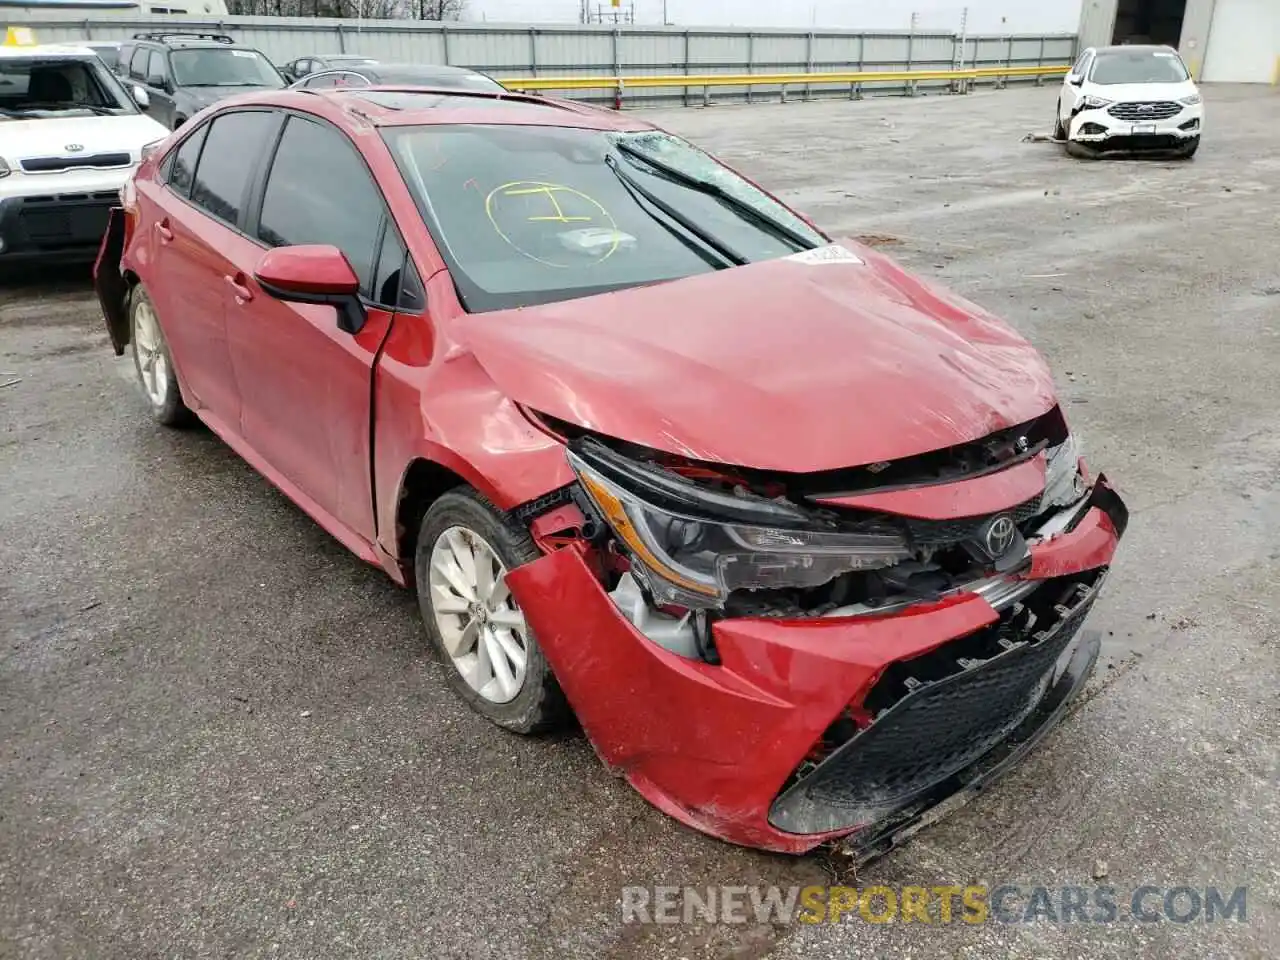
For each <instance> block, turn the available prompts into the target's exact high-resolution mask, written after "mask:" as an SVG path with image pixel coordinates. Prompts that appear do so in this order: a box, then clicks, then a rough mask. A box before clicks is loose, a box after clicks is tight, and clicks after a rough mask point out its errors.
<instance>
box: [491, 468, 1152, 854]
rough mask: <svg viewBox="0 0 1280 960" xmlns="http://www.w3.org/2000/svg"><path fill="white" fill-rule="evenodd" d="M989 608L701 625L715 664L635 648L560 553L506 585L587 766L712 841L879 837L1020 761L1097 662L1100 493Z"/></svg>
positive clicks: (1105, 503)
mask: <svg viewBox="0 0 1280 960" xmlns="http://www.w3.org/2000/svg"><path fill="white" fill-rule="evenodd" d="M1066 513H1067V516H1066V518H1065V521H1064V522H1063V523H1062V524H1061V526H1060V528H1059V529H1057V530H1055V531H1054V532H1052V533H1051V534H1050V535H1048V536H1046V537H1044V538H1043V539H1041V540H1039V541H1038V542H1033V543H1031V545H1030V554H1031V562H1030V564H1029V565H1028V566H1027V567H1025V568H1024V569H1023V570H1021V571H1020V572H1018V573H1013V574H1010V575H1009V577H1008V578H1006V580H1005V581H1004V588H1003V589H1000V590H995V591H990V590H987V591H979V590H976V589H975V590H972V591H963V590H962V591H959V592H955V593H952V594H949V595H947V596H945V597H943V598H940V599H937V600H933V601H928V602H920V603H915V604H912V605H909V606H905V607H902V608H899V609H894V610H890V611H886V612H883V613H871V614H866V615H859V616H840V615H836V616H827V617H807V618H796V619H787V618H779V617H731V618H726V619H721V620H718V621H715V622H714V624H713V625H712V628H711V629H712V635H713V638H714V643H715V649H716V653H717V657H718V661H719V662H718V663H709V662H704V661H701V660H695V659H691V658H688V657H684V656H680V655H677V654H676V653H673V652H671V651H670V650H668V649H664V648H663V647H662V646H660V645H658V644H656V643H654V642H653V641H652V640H651V639H650V638H649V637H647V636H645V635H644V634H643V633H641V632H640V631H639V630H638V629H637V628H636V627H635V626H634V625H633V624H632V622H630V621H629V620H628V619H627V618H626V617H625V616H623V615H622V613H621V612H620V610H619V608H618V606H617V605H616V604H615V603H614V601H613V600H612V599H611V598H610V595H609V594H608V593H607V592H606V590H605V588H604V587H603V586H602V584H601V583H600V580H599V579H598V577H597V575H596V573H595V572H593V569H592V567H591V565H590V563H589V560H590V556H589V553H590V551H589V550H588V549H587V548H585V547H582V546H570V547H566V548H564V549H561V550H558V551H556V552H554V553H550V554H548V555H546V556H544V557H542V558H540V559H538V560H536V561H534V562H532V563H529V564H527V565H525V566H523V567H521V568H519V569H517V570H515V571H512V572H511V573H510V574H509V575H508V583H509V585H510V587H511V589H512V591H513V592H514V593H515V595H516V597H517V598H518V599H519V601H520V604H521V607H522V608H523V610H524V612H525V615H526V617H527V618H528V621H529V623H530V625H531V626H532V627H533V630H534V632H535V634H536V635H537V637H538V640H539V643H540V645H541V646H542V649H543V651H544V652H545V654H546V656H547V658H548V660H549V661H550V663H551V665H552V667H553V668H554V670H555V672H556V675H557V677H558V679H559V680H560V683H561V686H562V687H563V688H564V691H565V694H566V695H567V697H568V698H569V701H570V703H571V704H572V706H573V708H574V710H575V712H576V714H577V716H578V719H579V720H580V722H581V723H582V725H583V727H584V729H585V730H586V732H587V734H588V736H589V737H590V739H591V742H592V743H593V745H594V746H595V749H596V750H597V752H598V753H599V755H600V756H601V758H602V759H603V760H604V762H605V763H606V764H607V765H609V766H610V767H611V768H614V769H616V770H618V771H619V772H621V773H622V774H623V775H625V776H626V778H627V779H628V780H629V781H630V783H631V784H632V785H633V786H634V787H635V788H636V789H637V790H638V791H639V792H640V793H641V794H642V795H643V796H644V797H645V798H646V799H648V800H649V801H650V802H652V803H653V804H654V805H655V806H657V807H658V808H660V809H661V810H663V811H664V812H666V813H668V814H670V815H672V816H675V817H676V818H678V819H680V820H681V821H682V822H684V823H686V824H688V825H690V826H693V827H695V828H697V829H699V830H702V831H704V832H706V833H710V834H712V835H714V836H717V837H720V838H722V839H724V840H727V841H730V842H734V843H739V844H743V845H746V846H751V847H758V848H763V849H767V850H774V851H780V852H790V853H800V852H803V851H805V850H808V849H811V848H813V847H815V846H817V845H818V844H820V843H822V842H824V841H826V840H829V839H832V838H835V837H841V836H849V835H853V836H851V837H850V839H849V841H848V842H850V843H852V844H853V845H855V846H857V847H858V848H859V849H863V850H871V849H873V848H875V847H877V846H885V845H891V844H892V842H893V837H894V836H895V835H896V834H898V833H900V832H901V831H902V830H904V829H908V828H909V826H910V824H911V823H913V822H919V821H920V819H921V818H922V817H925V816H927V812H928V810H929V809H931V808H933V807H935V806H936V805H937V804H939V803H940V802H942V801H943V800H945V799H946V798H947V797H948V796H952V795H954V794H956V793H957V792H958V791H964V790H966V789H972V788H973V787H974V785H975V784H977V783H979V782H980V781H982V780H984V779H986V778H989V777H990V776H992V775H994V773H996V772H998V771H999V770H1000V769H1002V768H1003V766H1004V765H1007V763H1009V762H1011V760H1012V759H1015V758H1016V756H1017V755H1019V754H1020V753H1021V752H1023V751H1025V750H1026V749H1028V748H1029V747H1030V745H1031V744H1032V743H1034V742H1035V740H1036V739H1037V738H1038V737H1039V736H1040V735H1042V734H1043V733H1044V731H1045V730H1047V729H1049V728H1050V727H1051V726H1052V724H1053V722H1054V721H1055V720H1056V719H1058V718H1059V717H1060V716H1061V715H1062V713H1063V712H1064V709H1065V707H1066V705H1067V703H1069V701H1070V699H1071V698H1072V697H1073V696H1074V695H1075V693H1076V692H1078V690H1079V689H1081V687H1082V686H1083V683H1084V681H1085V679H1087V677H1088V675H1089V673H1090V672H1091V671H1092V669H1093V665H1094V662H1095V661H1096V658H1097V652H1098V641H1097V638H1096V636H1087V635H1084V634H1082V633H1081V625H1082V623H1083V621H1084V618H1085V616H1086V615H1087V614H1088V612H1089V609H1090V608H1091V606H1092V604H1093V601H1094V599H1095V597H1096V596H1097V592H1098V589H1099V587H1100V585H1101V582H1102V580H1103V579H1104V577H1105V574H1106V569H1107V566H1108V565H1109V564H1110V562H1111V559H1112V556H1113V555H1114V552H1115V549H1116V546H1117V543H1118V540H1119V538H1120V536H1121V535H1122V534H1123V532H1124V528H1125V526H1126V524H1127V519H1128V515H1127V511H1126V510H1125V508H1124V505H1123V503H1122V502H1121V501H1120V499H1119V497H1118V496H1116V494H1115V493H1114V492H1113V491H1112V489H1111V488H1110V486H1109V485H1108V484H1107V482H1106V480H1105V478H1103V477H1099V478H1098V479H1097V482H1096V483H1095V484H1094V487H1093V490H1092V492H1091V493H1090V495H1089V496H1088V497H1087V498H1086V499H1085V500H1083V501H1081V503H1080V504H1079V505H1078V506H1076V507H1074V508H1072V509H1071V510H1069V511H1066Z"/></svg>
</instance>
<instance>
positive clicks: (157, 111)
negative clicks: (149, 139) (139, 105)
mask: <svg viewBox="0 0 1280 960" xmlns="http://www.w3.org/2000/svg"><path fill="white" fill-rule="evenodd" d="M147 95H148V96H149V97H150V98H151V105H150V106H149V107H148V108H147V112H148V113H150V114H151V115H152V116H153V117H155V118H156V119H157V120H159V121H160V122H161V123H163V124H164V125H165V126H166V127H168V128H169V129H170V130H172V129H173V116H174V112H173V106H174V101H173V81H172V79H171V78H170V76H169V62H168V57H166V56H165V54H164V51H163V50H152V51H151V53H150V56H149V57H148V58H147Z"/></svg>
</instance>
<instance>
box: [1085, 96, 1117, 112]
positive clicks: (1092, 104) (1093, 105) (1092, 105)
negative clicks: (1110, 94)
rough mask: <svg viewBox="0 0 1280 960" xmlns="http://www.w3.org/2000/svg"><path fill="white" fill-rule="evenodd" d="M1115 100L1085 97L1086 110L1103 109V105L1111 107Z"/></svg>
mask: <svg viewBox="0 0 1280 960" xmlns="http://www.w3.org/2000/svg"><path fill="white" fill-rule="evenodd" d="M1113 103H1115V101H1114V100H1107V99H1105V98H1103V97H1094V96H1088V97H1085V98H1084V108H1085V109H1086V110H1101V109H1102V108H1103V107H1109V106H1111V105H1112V104H1113Z"/></svg>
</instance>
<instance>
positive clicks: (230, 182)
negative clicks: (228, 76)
mask: <svg viewBox="0 0 1280 960" xmlns="http://www.w3.org/2000/svg"><path fill="white" fill-rule="evenodd" d="M275 124H276V115H275V114H273V113H267V112H264V111H261V110H253V111H250V110H244V111H240V112H237V113H224V114H222V115H221V116H218V117H214V119H213V120H212V121H211V122H210V123H208V124H207V125H206V126H208V127H209V132H208V134H206V136H205V149H203V150H201V151H200V163H199V165H198V166H197V167H196V175H195V179H194V180H193V181H192V184H191V202H192V203H194V204H196V205H197V206H200V207H203V208H204V209H205V210H208V211H209V213H211V214H213V215H214V216H215V217H217V218H218V219H219V220H225V221H226V222H227V223H229V224H231V225H232V226H235V225H237V224H238V223H239V220H240V212H241V210H242V209H243V206H244V199H245V195H246V194H247V193H248V188H249V183H250V181H251V180H252V179H253V174H254V170H255V169H256V168H257V165H258V158H259V157H260V156H262V155H263V153H265V152H266V150H267V148H268V142H267V141H268V138H269V137H270V135H271V134H272V132H274V130H275Z"/></svg>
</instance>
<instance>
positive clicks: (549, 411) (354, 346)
mask: <svg viewBox="0 0 1280 960" xmlns="http://www.w3.org/2000/svg"><path fill="white" fill-rule="evenodd" d="M96 281H97V287H98V291H99V296H100V299H101V302H102V306H103V310H104V313H105V315H106V319H107V326H108V328H109V330H110V334H111V339H112V343H113V345H114V347H115V350H116V352H117V353H118V354H120V353H123V352H124V350H125V349H126V347H129V346H130V345H131V346H132V354H133V357H134V360H135V363H136V367H137V372H138V377H139V380H140V381H141V384H142V387H143V392H144V394H145V396H146V398H147V401H148V403H149V405H150V409H151V412H152V415H153V416H154V417H155V419H156V420H158V421H159V422H160V423H163V424H166V425H178V424H182V423H186V422H188V421H190V420H192V419H193V418H199V419H200V420H202V421H203V422H204V423H205V424H207V425H208V426H209V427H210V428H211V429H212V430H213V431H214V432H216V433H217V434H218V435H219V436H220V437H222V438H223V439H224V440H225V441H226V442H227V443H228V444H229V445H230V446H231V447H232V448H234V449H235V450H236V451H237V452H238V453H240V454H241V455H242V456H243V457H244V458H245V459H246V460H248V461H249V463H250V464H252V465H253V466H254V467H255V468H256V469H257V470H259V471H260V472H261V473H262V474H263V475H264V476H266V477H267V478H268V479H269V480H270V481H271V482H272V483H274V484H275V485H276V486H278V487H279V488H280V489H281V490H282V491H284V492H285V494H287V495H288V496H289V497H290V498H291V499H293V500H294V501H295V502H296V503H297V504H298V505H299V506H300V507H302V509H303V510H305V511H306V512H307V513H309V514H310V515H311V516H312V517H313V518H314V519H315V520H316V522H318V523H319V524H321V525H322V526H323V527H324V528H325V529H326V530H328V531H329V532H330V533H332V534H333V535H334V536H335V537H337V538H338V539H339V540H341V541H342V542H343V543H344V544H346V545H347V546H348V547H349V548H350V549H351V550H352V551H353V552H354V553H355V554H357V555H358V556H359V557H361V558H363V559H364V560H366V561H368V562H369V563H373V564H377V565H379V566H381V567H382V568H384V569H385V570H386V572H387V573H388V575H390V576H391V577H392V578H393V579H394V580H396V581H397V582H398V583H401V584H403V585H405V586H412V587H415V588H416V590H417V595H418V598H419V603H420V605H421V610H422V616H423V620H424V622H425V624H426V630H427V633H428V635H429V637H430V640H431V642H432V644H433V645H434V646H435V647H436V648H437V650H438V654H439V657H440V659H441V660H442V662H443V663H444V665H445V672H446V674H447V675H448V677H449V678H450V681H451V682H452V684H453V685H454V687H455V688H456V689H457V691H458V693H459V694H460V695H461V696H462V697H464V698H465V699H466V700H467V701H468V702H469V703H470V704H471V705H472V706H473V707H474V708H475V709H476V710H477V711H478V712H480V713H482V714H483V715H485V716H486V717H488V718H489V719H491V720H492V721H493V722H494V723H496V724H498V725H500V726H502V727H504V728H506V729H508V730H512V731H516V732H520V733H530V732H534V731H540V730H544V729H547V728H550V727H552V726H555V725H556V724H559V723H562V722H564V721H565V720H567V719H568V718H569V716H570V714H572V715H574V716H576V717H577V720H578V721H579V722H580V723H581V725H582V727H583V728H584V729H585V731H586V733H587V736H588V737H590V739H591V741H592V743H593V744H594V745H595V748H596V750H597V752H598V753H599V754H600V756H601V758H602V759H603V760H604V761H605V762H606V763H607V764H609V765H610V766H611V767H613V768H615V769H617V770H618V771H620V772H621V773H622V774H624V775H625V776H626V777H627V779H628V780H629V781H630V782H631V783H632V785H634V786H635V788H636V789H637V790H639V791H640V792H641V793H642V794H643V795H644V796H645V797H646V798H648V799H649V800H650V801H651V802H653V803H654V804H655V805H656V806H658V807H659V808H661V809H662V810H664V811H666V812H667V813H669V814H671V815H673V816H675V817H678V818H679V819H681V820H682V821H684V822H685V823H688V824H691V825H692V826H694V827H697V828H698V829H700V830H704V831H706V832H708V833H712V834H714V835H716V836H719V837H722V838H724V839H726V840H730V841H733V842H736V843H741V844H748V845H751V846H756V847H762V848H767V849H770V850H779V851H790V852H799V851H803V850H807V849H809V848H811V847H813V846H815V845H817V844H819V843H821V842H822V841H824V840H826V839H828V838H831V837H835V836H841V835H853V836H851V837H850V839H849V843H850V844H852V845H854V846H856V847H857V848H858V849H860V850H862V851H863V852H864V853H866V854H868V855H870V854H872V853H874V852H875V851H876V850H879V849H883V848H884V847H885V846H887V845H890V844H892V843H893V842H894V841H895V839H896V838H898V837H900V836H903V835H904V834H905V833H908V832H910V830H911V828H912V826H913V824H915V823H917V822H919V821H920V819H921V818H922V817H924V816H925V815H926V814H927V813H928V811H929V810H930V809H931V808H933V807H934V806H935V805H936V804H938V803H939V802H940V801H941V800H943V799H945V798H947V797H949V796H952V795H954V794H956V793H957V792H963V791H966V790H971V789H973V788H974V787H975V786H976V785H978V784H980V783H982V782H983V781H984V780H985V779H986V778H988V777H990V776H991V775H993V774H994V773H996V772H998V771H999V770H1000V769H1002V768H1003V767H1005V766H1007V765H1008V763H1009V762H1011V761H1012V760H1013V759H1014V758H1016V757H1017V756H1018V755H1019V754H1020V753H1021V752H1023V751H1025V750H1026V749H1027V748H1028V747H1029V746H1030V745H1031V744H1032V743H1033V742H1034V741H1035V740H1036V739H1037V737H1038V736H1039V735H1040V734H1042V733H1043V732H1044V731H1045V730H1046V729H1048V728H1049V727H1050V726H1051V725H1052V723H1053V721H1054V720H1055V719H1057V718H1058V717H1059V716H1061V714H1062V712H1063V710H1064V707H1065V706H1066V704H1067V703H1068V702H1069V701H1070V699H1071V697H1072V696H1073V695H1074V694H1075V693H1077V692H1078V691H1079V690H1080V688H1081V686H1082V685H1083V683H1084V681H1085V679H1086V678H1087V676H1088V675H1089V673H1090V672H1091V670H1092V669H1093V666H1094V663H1095V661H1096V658H1097V654H1098V638H1097V634H1096V632H1092V631H1088V632H1083V631H1081V629H1080V627H1081V623H1082V621H1083V619H1084V617H1085V615H1086V614H1087V613H1088V611H1089V609H1090V606H1091V605H1092V603H1093V602H1094V599H1095V597H1096V596H1097V593H1098V590H1099V587H1100V585H1101V583H1102V580H1103V578H1104V576H1105V574H1106V571H1107V568H1108V565H1109V564H1110V563H1111V561H1112V556H1113V554H1114V552H1115V549H1116V545H1117V541H1118V539H1119V537H1120V536H1121V534H1122V533H1123V532H1124V528H1125V525H1126V522H1127V511H1126V509H1125V507H1124V505H1123V503H1122V502H1121V500H1120V499H1119V497H1118V496H1117V495H1116V494H1115V493H1114V492H1113V491H1112V489H1111V487H1110V486H1109V485H1108V484H1107V482H1106V480H1105V479H1104V478H1102V477H1101V476H1098V477H1094V476H1091V475H1090V474H1089V472H1088V471H1087V469H1086V467H1085V464H1084V461H1083V460H1082V459H1081V456H1080V450H1079V448H1078V446H1077V443H1076V441H1075V439H1074V437H1073V436H1072V435H1071V433H1070V432H1069V430H1068V426H1067V423H1066V422H1065V420H1064V417H1063V414H1062V411H1061V409H1060V407H1059V405H1058V403H1057V401H1056V399H1055V396H1054V389H1053V385H1052V381H1051V378H1050V374H1049V371H1048V369H1047V368H1046V366H1045V364H1044V362H1043V361H1042V360H1041V358H1040V357H1039V356H1038V355H1037V353H1036V352H1035V351H1034V350H1033V349H1032V348H1031V346H1030V345H1028V344H1027V342H1026V341H1024V340H1023V339H1022V338H1021V337H1019V336H1018V335H1017V334H1016V333H1014V332H1013V331H1012V330H1010V329H1009V328H1008V327H1006V326H1005V325H1004V324H1002V323H1001V322H1000V321H998V320H997V319H995V318H994V317H993V316H991V315H990V314H989V313H987V312H986V311H984V310H982V309H981V308H979V307H977V306H975V305H973V304H971V303H967V302H965V301H964V300H962V299H960V298H958V297H956V296H954V295H952V294H949V293H947V292H945V291H943V290H941V289H938V288H937V287H935V286H933V285H931V284H929V283H927V282H925V281H922V280H920V279H917V278H915V277H913V276H911V275H909V274H907V273H906V272H904V271H903V270H902V269H901V268H900V267H898V266H897V265H896V264H894V263H893V262H892V261H890V260H889V259H887V258H885V257H884V256H882V255H880V254H879V253H877V252H875V251H873V250H870V249H866V248H863V247H861V246H858V245H856V244H853V243H832V242H831V240H830V239H829V238H828V237H826V236H824V235H823V234H822V233H821V232H819V231H818V230H817V229H816V228H815V227H814V226H812V225H811V224H810V223H809V222H808V221H807V220H806V219H805V218H803V217H802V216H800V215H799V214H796V213H794V212H792V211H791V210H789V209H788V208H787V207H786V206H784V205H783V204H781V203H780V202H779V201H777V200H776V199H774V198H773V197H771V196H770V195H769V194H767V193H765V192H764V191H762V190H761V189H759V188H758V187H756V186H755V185H754V184H752V183H750V182H749V181H747V180H745V179H743V178H742V177H740V176H739V175H737V174H736V173H734V172H733V171H731V170H729V169H728V168H726V167H725V166H723V165H722V164H720V163H719V162H718V161H716V160H715V159H713V158H712V157H710V156H708V155H707V154H706V153H704V152H702V151H700V150H698V149H697V148H696V147H694V146H691V145H690V144H689V143H687V142H685V141H683V140H681V139H679V138H677V137H674V136H672V135H670V134H668V133H665V132H663V131H661V130H659V129H657V128H654V127H652V126H651V125H649V124H646V123H644V122H642V121H639V120H636V119H633V118H631V117H629V116H624V115H615V114H608V113H605V112H602V111H595V110H589V109H582V108H577V107H574V106H572V105H570V104H564V103H557V102H554V101H548V100H543V99H538V98H532V97H522V96H517V95H512V94H486V93H458V92H445V91H429V90H423V89H416V90H394V89H387V88H368V89H360V90H348V91H338V90H332V91H318V92H317V91H305V90H303V91H284V92H276V93H264V94H253V95H248V96H245V97H242V98H238V99H233V100H227V101H224V102H222V103H220V104H218V105H217V106H216V107H214V108H211V109H210V110H208V111H206V112H205V113H203V114H202V115H200V116H198V117H197V118H195V119H194V120H193V121H192V122H190V123H188V124H186V125H185V126H184V127H183V128H182V129H181V130H180V131H178V132H177V133H175V134H174V135H173V137H172V138H171V139H170V140H169V141H167V142H166V143H165V145H164V146H163V147H161V148H160V149H159V150H157V151H156V152H155V153H154V154H152V155H151V156H149V157H148V159H147V160H146V161H145V162H144V163H143V164H142V165H141V167H140V168H139V169H138V172H137V175H136V178H135V179H134V180H133V181H132V182H131V183H130V184H129V185H128V186H127V187H126V188H125V190H124V191H123V194H122V209H121V210H118V211H116V213H115V214H114V215H113V219H112V224H111V229H110V230H109V231H108V234H107V236H106V238H105V239H104V242H103V249H102V253H101V256H100V258H99V263H98V268H97V271H96Z"/></svg>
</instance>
